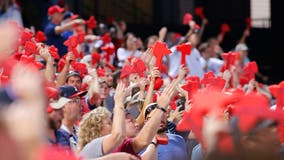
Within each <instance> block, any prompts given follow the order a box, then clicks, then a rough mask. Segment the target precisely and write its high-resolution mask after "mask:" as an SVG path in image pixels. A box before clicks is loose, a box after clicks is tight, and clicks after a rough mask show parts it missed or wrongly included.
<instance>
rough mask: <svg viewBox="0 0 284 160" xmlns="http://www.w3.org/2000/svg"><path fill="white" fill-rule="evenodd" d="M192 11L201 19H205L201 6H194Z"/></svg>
mask: <svg viewBox="0 0 284 160" xmlns="http://www.w3.org/2000/svg"><path fill="white" fill-rule="evenodd" d="M194 13H195V14H196V15H197V16H199V17H200V18H201V19H205V15H204V13H203V7H196V8H195V9H194Z"/></svg>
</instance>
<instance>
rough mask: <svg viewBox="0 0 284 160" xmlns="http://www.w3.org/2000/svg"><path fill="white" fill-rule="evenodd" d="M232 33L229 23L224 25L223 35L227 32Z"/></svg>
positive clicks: (222, 27)
mask: <svg viewBox="0 0 284 160" xmlns="http://www.w3.org/2000/svg"><path fill="white" fill-rule="evenodd" d="M230 31H231V28H230V26H229V24H228V23H222V25H221V34H225V33H227V32H230Z"/></svg>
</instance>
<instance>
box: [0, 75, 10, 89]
mask: <svg viewBox="0 0 284 160" xmlns="http://www.w3.org/2000/svg"><path fill="white" fill-rule="evenodd" d="M8 83H9V77H8V76H6V75H3V74H2V73H1V75H0V86H5V85H7V84H8Z"/></svg>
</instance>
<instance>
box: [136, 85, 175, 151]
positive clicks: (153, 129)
mask: <svg viewBox="0 0 284 160" xmlns="http://www.w3.org/2000/svg"><path fill="white" fill-rule="evenodd" d="M175 88H176V85H175V84H174V83H171V84H169V85H168V86H167V87H166V88H165V89H164V91H163V93H162V95H161V96H159V97H158V100H157V104H158V106H159V107H161V108H163V109H166V108H167V107H168V105H169V104H170V101H171V99H172V97H173V96H174V94H175ZM152 112H153V113H151V114H152V116H151V118H150V119H149V120H148V121H147V123H146V124H145V125H144V126H143V128H142V129H141V131H140V132H139V133H138V135H137V136H136V137H135V138H134V140H133V142H132V147H133V150H134V151H135V153H139V152H140V151H141V150H143V149H144V148H145V147H147V146H148V145H149V144H150V143H151V141H152V139H153V138H154V136H155V135H156V134H157V131H158V129H159V126H160V123H161V120H162V116H163V115H164V114H165V112H164V111H162V110H161V109H155V110H153V111H152Z"/></svg>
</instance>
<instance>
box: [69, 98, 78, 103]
mask: <svg viewBox="0 0 284 160" xmlns="http://www.w3.org/2000/svg"><path fill="white" fill-rule="evenodd" d="M70 103H80V98H74V99H72V100H71V101H70Z"/></svg>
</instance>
